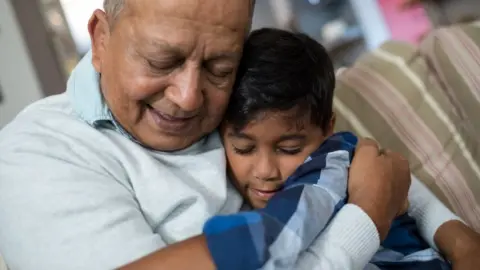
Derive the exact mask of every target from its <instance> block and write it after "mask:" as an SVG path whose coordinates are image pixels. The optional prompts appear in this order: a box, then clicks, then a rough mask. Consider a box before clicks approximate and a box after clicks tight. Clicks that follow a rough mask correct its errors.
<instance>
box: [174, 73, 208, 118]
mask: <svg viewBox="0 0 480 270" xmlns="http://www.w3.org/2000/svg"><path fill="white" fill-rule="evenodd" d="M174 80H175V81H174V83H173V84H174V87H172V88H170V89H169V90H168V91H166V93H165V95H166V97H167V98H168V99H169V100H170V101H171V102H173V103H175V104H176V105H177V106H178V107H180V109H182V110H183V111H186V112H192V111H196V110H198V109H199V108H200V107H201V106H202V105H203V101H204V96H203V95H204V93H203V89H202V83H201V68H200V67H196V66H193V65H191V66H188V65H185V67H184V69H183V70H182V71H180V72H179V73H177V74H176V76H175V78H174Z"/></svg>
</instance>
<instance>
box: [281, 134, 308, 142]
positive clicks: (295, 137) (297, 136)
mask: <svg viewBox="0 0 480 270" xmlns="http://www.w3.org/2000/svg"><path fill="white" fill-rule="evenodd" d="M306 137H307V136H306V135H302V134H290V135H282V136H280V138H279V139H278V141H279V142H280V141H288V140H297V141H300V140H305V138H306Z"/></svg>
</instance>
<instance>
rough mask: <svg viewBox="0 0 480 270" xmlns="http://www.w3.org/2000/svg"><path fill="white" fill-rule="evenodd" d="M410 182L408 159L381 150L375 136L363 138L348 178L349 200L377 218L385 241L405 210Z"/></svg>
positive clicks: (377, 224) (375, 221)
mask: <svg viewBox="0 0 480 270" xmlns="http://www.w3.org/2000/svg"><path fill="white" fill-rule="evenodd" d="M410 183H411V178H410V168H409V165H408V161H407V160H406V159H404V158H403V157H402V156H400V155H399V154H396V153H393V152H391V151H388V150H385V151H381V150H380V149H379V146H378V144H377V143H376V142H375V141H373V140H370V139H364V140H360V141H359V143H358V145H357V149H356V150H355V156H354V158H353V161H352V165H351V168H350V175H349V179H348V192H349V203H352V204H355V205H357V206H359V207H360V208H362V209H363V210H364V211H365V213H367V215H368V216H369V217H370V218H371V219H372V220H373V222H374V223H375V225H376V226H377V229H378V232H379V235H380V240H381V241H383V240H384V239H385V237H386V236H387V234H388V231H389V229H390V225H391V223H392V221H393V219H394V218H395V217H396V216H397V215H399V214H400V213H402V212H404V210H405V202H406V201H407V196H408V189H409V188H410Z"/></svg>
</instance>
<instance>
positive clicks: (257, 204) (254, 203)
mask: <svg viewBox="0 0 480 270" xmlns="http://www.w3.org/2000/svg"><path fill="white" fill-rule="evenodd" d="M249 201H250V205H251V206H252V207H253V208H254V209H259V208H265V206H267V202H266V201H260V200H252V199H250V200H249Z"/></svg>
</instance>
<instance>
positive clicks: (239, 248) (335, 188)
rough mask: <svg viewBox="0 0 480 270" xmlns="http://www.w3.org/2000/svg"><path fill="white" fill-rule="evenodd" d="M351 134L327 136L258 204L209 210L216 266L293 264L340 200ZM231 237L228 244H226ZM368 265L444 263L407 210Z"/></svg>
mask: <svg viewBox="0 0 480 270" xmlns="http://www.w3.org/2000/svg"><path fill="white" fill-rule="evenodd" d="M356 144H357V138H356V137H355V135H353V134H351V133H348V132H343V133H337V134H335V135H333V136H331V137H330V138H328V139H327V140H326V141H325V142H324V143H323V144H322V145H321V146H320V147H319V149H317V151H315V152H314V153H312V154H311V155H310V156H309V157H308V158H307V160H306V161H305V162H304V164H303V165H301V166H300V167H299V168H297V170H296V171H295V172H294V173H293V175H291V176H290V177H289V178H288V179H287V181H286V182H285V185H284V188H283V189H282V191H280V192H278V193H277V194H276V195H275V196H274V197H273V198H272V199H271V200H270V201H269V202H268V204H267V206H266V207H265V208H263V209H257V210H253V211H245V212H240V213H237V214H233V215H227V216H215V217H213V218H211V219H210V220H209V221H208V222H207V223H206V224H205V226H204V234H205V235H206V239H207V243H208V248H209V250H210V253H211V255H212V257H213V260H214V262H215V264H216V266H217V268H218V269H220V270H222V269H228V270H235V269H242V270H248V269H294V266H295V263H296V261H297V259H298V258H299V255H300V254H301V253H302V252H303V251H305V250H306V249H307V248H308V247H309V246H310V244H311V243H312V242H313V240H314V239H316V238H317V236H318V235H320V234H321V233H322V231H323V229H324V228H325V227H326V226H327V225H328V223H329V221H330V220H331V218H332V217H333V216H334V215H335V213H336V212H337V211H338V210H339V209H340V208H341V207H342V206H343V205H344V204H345V203H346V201H347V198H348V194H347V179H348V169H349V167H350V163H351V160H352V158H353V155H354V151H355V146H356ZM232 243H234V244H232ZM367 268H369V269H411V270H414V269H450V266H449V265H448V264H447V263H446V262H445V261H444V260H443V259H442V258H441V256H440V255H438V254H437V253H436V252H435V251H434V250H433V249H431V248H429V247H428V245H427V243H426V242H425V241H424V240H423V239H422V238H421V237H420V235H419V233H418V230H417V227H416V225H415V221H414V220H413V219H412V218H410V217H409V216H408V215H407V214H406V215H403V216H401V217H399V218H397V219H396V220H395V221H394V223H393V224H392V227H391V230H390V232H389V235H388V237H387V239H386V240H385V241H384V242H383V243H382V248H381V249H380V251H379V252H378V253H377V254H376V255H375V256H374V258H373V259H372V263H371V264H370V265H369V266H368V267H367Z"/></svg>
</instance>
